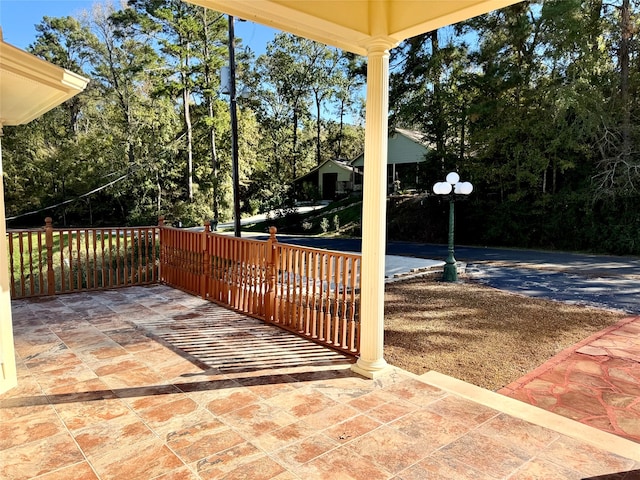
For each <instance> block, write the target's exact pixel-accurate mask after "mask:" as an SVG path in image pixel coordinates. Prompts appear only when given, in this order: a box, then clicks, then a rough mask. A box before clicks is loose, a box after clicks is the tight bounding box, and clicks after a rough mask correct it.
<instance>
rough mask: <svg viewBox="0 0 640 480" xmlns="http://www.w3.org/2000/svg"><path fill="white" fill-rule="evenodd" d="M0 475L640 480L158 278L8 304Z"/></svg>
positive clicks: (531, 425)
mask: <svg viewBox="0 0 640 480" xmlns="http://www.w3.org/2000/svg"><path fill="white" fill-rule="evenodd" d="M12 312H13V321H14V335H15V343H16V353H17V362H18V369H19V372H18V373H19V385H18V387H16V388H15V389H13V390H11V391H9V392H7V393H5V394H4V395H0V478H3V479H28V478H38V479H70V478H73V479H74V480H82V479H127V480H129V479H167V480H168V479H208V478H228V479H243V478H246V479H252V480H259V479H278V480H287V479H305V480H306V479H364V480H374V479H378V478H379V479H396V480H400V479H402V480H412V479H425V478H428V479H431V478H433V479H453V478H455V479H467V478H469V479H499V478H514V479H524V478H554V479H587V478H599V479H604V478H610V479H614V478H616V479H632V478H640V448H638V444H637V443H634V442H631V441H629V440H626V439H623V438H620V437H618V436H614V435H611V434H609V433H604V432H601V431H599V430H595V429H593V428H590V427H587V426H584V425H582V424H579V423H577V422H574V421H572V420H567V419H565V418H562V417H559V416H557V415H554V414H551V413H548V412H545V411H543V410H540V409H538V408H535V407H531V406H529V405H525V404H524V403H522V402H518V401H516V400H513V399H510V398H506V397H504V396H501V395H498V394H496V393H493V392H487V391H486V390H482V389H479V388H478V387H474V386H470V385H468V384H464V383H463V382H460V381H457V380H455V379H451V378H449V377H445V376H442V375H439V374H437V373H435V372H431V373H430V374H426V375H425V376H423V377H416V376H415V375H412V374H410V373H407V372H404V371H402V370H399V369H392V370H391V371H390V373H389V374H388V375H386V376H383V377H382V378H379V379H377V380H374V381H372V380H368V379H364V378H362V377H360V376H358V375H356V374H354V373H352V372H351V370H350V368H349V367H350V364H351V362H352V359H350V358H347V357H344V356H342V355H341V354H338V353H336V352H333V351H331V350H328V349H325V348H323V347H320V346H318V345H316V344H313V343H310V342H308V341H306V340H304V339H301V338H298V337H295V336H292V335H291V334H289V333H287V332H284V331H282V330H280V329H278V328H276V327H271V326H267V325H264V324H263V323H262V322H260V321H258V320H255V319H252V318H249V317H246V316H243V315H240V314H237V313H235V312H231V311H229V310H225V309H223V308H221V307H219V306H216V305H214V304H212V303H209V302H207V301H204V300H202V299H199V298H197V297H193V296H190V295H188V294H185V293H183V292H180V291H178V290H173V289H171V288H168V287H165V286H153V287H130V288H126V289H120V290H113V291H106V292H95V293H81V294H72V295H65V296H58V297H55V298H49V299H40V300H21V301H15V302H13V304H12Z"/></svg>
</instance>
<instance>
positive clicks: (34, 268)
mask: <svg viewBox="0 0 640 480" xmlns="http://www.w3.org/2000/svg"><path fill="white" fill-rule="evenodd" d="M7 237H8V250H9V276H10V287H11V297H12V298H25V297H36V296H43V295H56V294H59V293H71V292H80V291H85V290H101V289H105V288H116V287H123V286H130V285H145V284H150V283H156V282H157V281H158V265H159V262H158V253H159V246H158V227H128V228H122V227H118V228H53V225H52V221H51V218H46V219H45V226H44V227H43V228H39V229H30V230H8V231H7Z"/></svg>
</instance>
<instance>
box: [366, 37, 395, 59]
mask: <svg viewBox="0 0 640 480" xmlns="http://www.w3.org/2000/svg"><path fill="white" fill-rule="evenodd" d="M399 44H400V42H399V41H398V40H396V39H395V38H392V37H389V36H387V35H376V36H373V37H370V38H369V39H368V40H367V42H366V43H364V44H363V47H364V48H366V49H367V56H371V55H388V54H389V50H391V49H392V48H394V47H397V46H398V45H399Z"/></svg>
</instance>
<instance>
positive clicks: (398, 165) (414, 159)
mask: <svg viewBox="0 0 640 480" xmlns="http://www.w3.org/2000/svg"><path fill="white" fill-rule="evenodd" d="M424 137H425V135H424V133H422V132H417V131H415V130H404V129H402V128H393V129H391V130H389V140H388V146H387V155H388V157H387V193H391V192H393V191H395V189H394V182H399V184H398V183H396V184H395V187H396V189H397V187H398V186H399V188H403V189H405V188H416V187H417V186H418V181H417V178H418V172H419V168H420V166H419V165H420V163H421V162H423V161H424V160H425V158H426V155H427V153H428V152H429V150H430V148H429V146H428V144H427V142H426V141H425V140H424ZM351 166H352V167H354V168H355V169H356V170H357V171H358V172H360V173H361V174H362V173H364V153H362V154H360V155H359V156H357V157H356V158H355V159H353V160H352V161H351Z"/></svg>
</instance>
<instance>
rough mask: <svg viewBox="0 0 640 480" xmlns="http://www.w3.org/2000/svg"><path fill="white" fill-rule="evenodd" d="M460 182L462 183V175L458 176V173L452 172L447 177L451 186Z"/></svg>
mask: <svg viewBox="0 0 640 480" xmlns="http://www.w3.org/2000/svg"><path fill="white" fill-rule="evenodd" d="M459 181H460V175H458V174H457V173H456V172H451V173H449V174H448V175H447V183H449V184H451V185H455V184H456V183H458V182H459Z"/></svg>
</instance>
